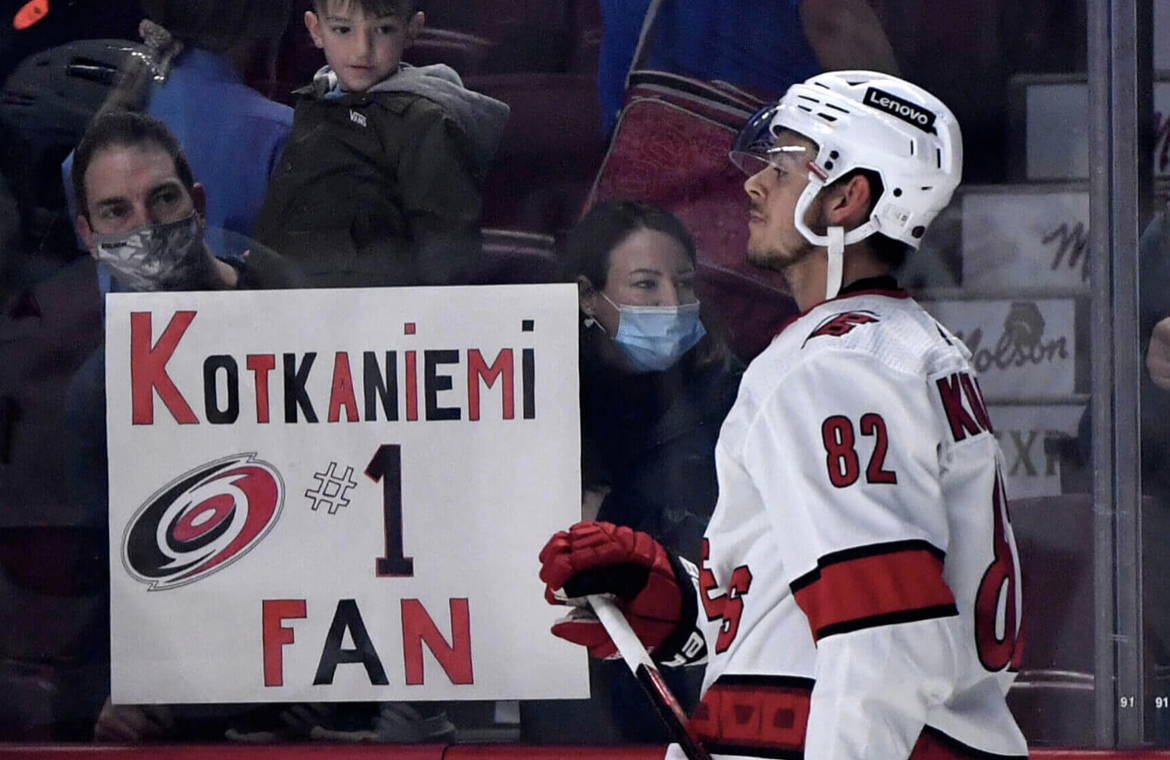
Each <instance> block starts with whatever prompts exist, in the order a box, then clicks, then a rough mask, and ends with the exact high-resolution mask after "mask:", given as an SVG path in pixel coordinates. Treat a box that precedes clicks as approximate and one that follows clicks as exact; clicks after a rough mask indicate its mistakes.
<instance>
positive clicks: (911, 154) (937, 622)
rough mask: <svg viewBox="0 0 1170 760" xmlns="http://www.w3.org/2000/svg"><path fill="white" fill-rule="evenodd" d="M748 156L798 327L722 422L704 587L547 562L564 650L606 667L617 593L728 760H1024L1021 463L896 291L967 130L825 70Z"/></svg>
mask: <svg viewBox="0 0 1170 760" xmlns="http://www.w3.org/2000/svg"><path fill="white" fill-rule="evenodd" d="M732 159H733V161H735V163H736V164H737V165H739V166H740V167H741V168H745V169H746V170H747V172H748V174H749V179H748V180H747V182H746V183H745V189H746V190H747V193H748V195H749V197H750V199H751V208H752V210H751V216H750V221H749V225H750V235H749V243H748V258H749V260H751V261H752V262H753V263H755V264H756V265H758V266H762V267H768V268H774V269H778V270H780V271H782V272H784V274H785V275H786V276H787V279H788V281H789V282H790V283H791V285H792V289H793V293H794V295H795V297H796V300H797V302H798V303H799V305H800V307H801V310H802V313H801V315H800V316H799V317H797V318H796V319H795V320H794V321H792V322H791V323H790V324H789V325H788V326H787V327H786V328H785V329H784V330H783V331H782V332H781V333H780V334H779V335H778V336H777V337H776V339H775V340H773V342H772V344H771V346H769V348H768V349H767V350H765V351H764V353H762V354H761V355H760V356H759V357H757V358H756V359H755V360H754V361H753V362H752V364H751V366H750V367H749V368H748V370H747V373H746V374H745V375H744V378H743V382H742V385H741V387H740V391H739V396H738V399H737V400H736V403H735V406H734V407H733V408H732V410H731V412H730V414H729V415H728V417H727V419H726V421H725V423H724V424H723V428H722V431H721V433H720V438H719V443H718V445H717V447H716V466H717V470H718V476H719V499H718V503H717V506H716V508H715V512H714V515H713V516H712V519H711V521H710V524H709V525H708V527H707V531H706V534H705V538H704V543H703V550H702V555H701V562H700V564H699V566H698V567H695V566H693V565H691V564H690V563H688V562H687V561H686V560H683V559H681V558H678V557H674V556H671V555H670V554H668V553H667V552H666V551H665V550H664V549H663V548H662V547H661V546H659V545H658V544H657V542H655V541H654V540H653V539H652V538H651V537H650V536H647V535H646V534H643V533H636V532H633V531H631V530H629V529H627V528H617V527H614V526H612V525H608V524H605V523H580V524H578V525H575V526H573V527H572V528H571V529H570V530H568V531H566V532H561V533H558V534H557V535H555V536H554V537H553V538H552V539H551V540H550V541H549V543H548V544H547V545H546V546H545V548H544V550H543V551H542V552H541V555H540V559H541V563H542V568H541V578H542V580H544V581H545V583H546V584H547V591H546V596H547V597H548V598H549V600H550V601H552V602H554V603H562V604H563V603H569V604H575V605H577V606H575V607H574V608H573V609H572V610H571V611H570V614H569V616H568V617H567V618H565V619H563V620H562V621H558V623H557V624H556V625H555V626H554V627H553V632H554V633H556V634H557V635H559V636H562V637H563V638H566V639H569V640H571V641H575V642H577V643H580V644H584V645H586V646H588V647H589V649H590V652H591V653H592V654H594V655H597V656H612V655H613V653H614V647H613V644H612V642H611V641H610V640H609V638H608V636H607V635H606V634H605V632H604V630H603V629H601V627H600V626H599V625H598V624H596V622H595V618H593V617H592V616H591V615H590V614H589V613H588V610H587V609H585V608H584V607H582V606H581V605H580V602H581V597H583V596H584V595H585V594H591V593H609V594H612V595H614V596H615V597H616V598H617V599H618V601H619V603H620V605H621V606H622V608H623V610H624V611H625V613H626V616H627V618H628V619H629V620H630V622H631V624H632V626H633V627H634V630H635V631H636V632H637V633H638V634H639V638H641V639H642V641H643V643H644V644H645V645H646V646H647V648H648V649H649V650H650V651H651V652H652V653H653V655H654V657H655V659H657V660H658V661H660V662H665V663H666V664H686V663H689V662H695V661H699V660H703V659H705V660H706V661H707V672H706V678H705V681H704V695H703V700H702V703H701V705H700V707H699V709H698V710H697V711H696V713H695V714H694V716H692V718H691V721H690V724H689V726H688V730H689V731H690V733H691V734H692V735H693V736H695V737H696V738H698V739H699V740H700V741H701V742H702V743H703V744H704V745H705V746H706V748H707V750H708V751H710V752H712V753H713V754H716V755H717V756H722V757H736V758H749V757H750V758H755V757H768V758H775V757H800V756H802V755H803V757H804V758H805V759H806V760H853V759H856V760H861V759H862V758H866V759H867V760H873V759H874V758H878V759H880V760H897V759H898V758H908V757H910V758H931V759H932V760H936V759H939V758H962V757H979V758H995V757H1022V756H1026V755H1027V747H1026V745H1025V741H1024V737H1023V735H1022V734H1021V733H1020V730H1019V728H1018V727H1017V726H1016V724H1015V721H1014V720H1013V718H1012V716H1011V714H1010V712H1009V711H1008V708H1007V705H1006V703H1005V701H1004V694H1005V693H1006V691H1007V689H1008V686H1009V685H1010V683H1011V681H1012V679H1013V677H1014V673H1015V671H1016V669H1017V668H1018V665H1019V660H1020V656H1021V653H1022V651H1023V647H1022V644H1023V642H1022V629H1021V626H1020V624H1021V615H1022V607H1021V596H1020V578H1019V573H1018V562H1017V559H1016V549H1015V541H1014V539H1013V536H1012V531H1011V526H1010V524H1009V521H1008V505H1007V500H1006V499H1005V496H1004V486H1003V473H1002V469H1003V457H1002V454H1001V452H1000V450H999V447H998V445H997V444H996V441H995V438H994V436H993V434H992V429H991V423H990V421H989V420H988V416H987V409H986V406H985V405H984V402H983V399H982V396H981V394H980V391H979V384H978V382H977V380H976V378H975V372H974V370H973V368H972V366H971V362H970V353H969V352H968V351H967V349H966V347H964V346H963V344H962V343H961V342H960V341H959V340H957V339H956V338H955V337H954V336H953V335H951V334H950V333H949V332H948V331H947V330H946V328H944V327H943V326H942V325H940V324H938V323H937V322H936V321H935V320H934V319H932V318H931V317H930V315H929V314H927V313H926V312H925V311H924V310H923V309H922V308H921V307H920V306H919V305H918V304H917V303H915V302H914V300H912V299H911V298H910V297H909V296H908V295H907V293H906V292H905V291H902V290H900V289H899V288H898V286H897V283H896V281H895V279H894V277H893V276H892V272H894V271H895V270H896V269H897V267H898V265H899V264H900V263H901V262H902V260H903V258H904V256H905V254H906V252H907V249H908V248H916V247H917V246H918V243H919V241H920V240H921V239H922V236H923V234H924V233H925V231H926V228H927V226H928V225H929V224H930V222H931V220H932V219H934V217H935V215H937V214H938V212H939V211H940V210H941V209H942V208H943V207H944V206H945V205H946V204H947V202H948V201H949V200H950V198H951V194H952V193H953V191H954V190H955V188H956V186H957V185H958V184H959V180H960V174H961V167H962V141H961V136H960V132H959V126H958V124H957V123H956V121H955V117H954V115H953V114H952V113H951V112H950V111H949V110H948V109H947V108H946V106H944V105H943V104H942V103H941V102H940V101H939V100H938V99H937V98H935V97H934V96H932V95H931V94H929V93H927V92H926V91H924V90H922V89H921V88H919V87H917V86H915V85H912V84H910V83H908V82H905V81H902V80H900V79H896V78H893V77H890V76H887V75H883V74H877V73H873V72H830V73H825V74H821V75H818V76H815V77H813V78H811V79H809V80H808V81H806V82H805V83H803V84H798V85H794V86H793V87H792V88H791V89H789V90H788V92H787V93H786V94H785V96H784V97H783V98H782V99H781V100H780V101H779V102H778V103H777V104H776V105H775V106H773V107H772V108H770V109H768V110H766V111H763V112H761V113H760V114H758V115H757V116H756V117H754V118H753V119H752V120H751V122H749V123H748V125H747V126H746V127H745V128H744V130H743V132H741V134H740V136H739V137H738V138H737V141H736V145H735V149H734V150H733V151H732ZM668 757H669V758H679V757H681V753H680V752H679V750H678V748H677V747H672V748H671V750H670V752H669V753H668Z"/></svg>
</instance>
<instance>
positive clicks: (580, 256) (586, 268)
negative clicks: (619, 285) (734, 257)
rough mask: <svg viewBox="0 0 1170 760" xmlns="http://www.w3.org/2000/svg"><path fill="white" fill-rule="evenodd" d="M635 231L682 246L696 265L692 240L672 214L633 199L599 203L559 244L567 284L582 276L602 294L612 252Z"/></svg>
mask: <svg viewBox="0 0 1170 760" xmlns="http://www.w3.org/2000/svg"><path fill="white" fill-rule="evenodd" d="M638 230H656V231H658V232H661V233H663V234H666V235H669V236H670V237H672V238H674V239H675V240H677V241H678V242H679V244H680V245H682V247H683V250H685V251H686V254H687V258H689V259H690V260H691V263H692V264H694V263H696V259H697V254H696V252H695V240H694V238H692V237H691V233H690V231H689V230H687V228H686V226H685V225H684V224H683V223H682V222H680V221H679V220H678V217H676V216H675V215H674V214H672V213H670V212H669V211H667V210H666V209H664V208H662V207H661V206H656V205H655V204H653V203H647V202H645V201H639V200H634V199H632V198H608V199H606V200H603V201H599V202H598V203H596V204H594V206H593V207H592V208H591V209H589V212H588V213H587V214H585V216H584V217H583V218H582V219H581V221H580V222H578V223H577V225H576V226H575V227H573V229H571V230H569V231H568V233H566V234H565V237H564V238H563V239H562V241H561V244H560V259H561V267H562V268H561V271H562V273H563V277H564V279H565V281H567V282H575V281H576V280H577V277H578V276H580V275H584V276H585V277H587V278H589V282H591V283H593V287H595V288H597V289H598V290H601V289H602V288H604V287H605V283H606V281H607V280H608V278H609V256H610V253H612V252H613V249H615V248H617V247H618V246H619V245H621V244H622V242H623V241H625V239H626V238H628V237H629V236H630V235H633V234H634V233H635V232H637V231H638Z"/></svg>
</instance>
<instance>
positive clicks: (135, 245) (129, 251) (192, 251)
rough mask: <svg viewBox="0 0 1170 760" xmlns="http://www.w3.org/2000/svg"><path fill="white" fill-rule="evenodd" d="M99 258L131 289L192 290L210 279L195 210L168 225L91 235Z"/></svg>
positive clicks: (146, 226)
mask: <svg viewBox="0 0 1170 760" xmlns="http://www.w3.org/2000/svg"><path fill="white" fill-rule="evenodd" d="M93 244H94V249H95V250H96V252H97V259H98V261H100V262H102V263H104V264H106V265H107V266H109V267H110V269H112V270H114V276H115V277H116V278H117V279H118V281H119V282H120V283H121V284H122V285H123V286H125V287H126V288H127V289H129V290H132V291H156V290H192V289H198V288H201V287H204V286H205V285H206V284H207V283H208V282H209V281H210V279H211V275H212V266H211V257H210V256H208V254H207V251H206V250H205V249H204V246H203V223H202V222H201V221H200V219H199V215H198V214H196V213H195V212H194V211H192V212H191V215H190V216H188V217H187V218H185V219H180V220H179V221H177V222H170V223H167V224H147V225H144V226H142V227H137V228H135V229H133V230H130V231H129V232H123V233H119V234H116V235H100V234H96V233H95V234H94V236H93Z"/></svg>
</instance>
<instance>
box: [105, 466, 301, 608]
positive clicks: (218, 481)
mask: <svg viewBox="0 0 1170 760" xmlns="http://www.w3.org/2000/svg"><path fill="white" fill-rule="evenodd" d="M253 456H254V454H252V453H248V454H236V455H235V456H230V457H226V458H224V459H219V460H216V461H214V462H210V463H208V464H205V465H201V466H200V467H197V468H195V469H194V470H191V471H190V472H188V473H185V474H183V475H180V476H179V477H178V478H176V479H175V480H173V481H171V482H170V483H168V484H167V485H165V486H163V487H162V488H161V489H159V490H158V491H157V492H155V494H154V495H153V496H151V497H150V498H149V499H147V500H146V503H145V504H143V505H142V506H141V507H139V508H138V511H137V512H135V514H134V517H133V518H131V520H130V524H129V525H128V526H127V527H126V533H125V535H124V536H123V538H122V563H123V564H124V565H125V566H126V570H127V571H128V572H129V573H130V575H132V576H133V577H134V578H135V579H136V580H139V581H141V582H142V583H145V584H147V585H148V586H150V590H151V591H161V590H163V589H168V588H176V587H178V586H184V585H186V584H188V583H194V582H195V581H197V580H201V579H203V578H206V577H207V576H209V575H211V574H212V573H214V572H217V571H219V570H222V569H223V568H225V567H227V566H228V565H230V564H231V563H233V562H235V561H236V560H238V559H239V558H240V557H242V556H244V555H245V554H247V553H248V552H249V551H251V549H252V548H253V547H255V546H256V544H258V543H260V541H261V539H263V538H264V536H266V535H268V532H269V531H270V530H272V526H274V525H276V521H277V519H279V517H280V508H281V505H282V504H283V503H284V482H283V481H282V480H281V477H280V473H278V472H277V471H276V469H275V468H274V467H273V466H272V465H270V464H268V463H267V462H261V461H260V460H258V459H253Z"/></svg>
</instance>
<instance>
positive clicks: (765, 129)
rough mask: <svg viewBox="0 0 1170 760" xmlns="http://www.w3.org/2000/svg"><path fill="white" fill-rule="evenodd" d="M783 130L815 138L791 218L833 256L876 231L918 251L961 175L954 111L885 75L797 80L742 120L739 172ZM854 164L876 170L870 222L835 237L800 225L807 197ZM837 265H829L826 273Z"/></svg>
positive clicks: (836, 74) (736, 157)
mask: <svg viewBox="0 0 1170 760" xmlns="http://www.w3.org/2000/svg"><path fill="white" fill-rule="evenodd" d="M786 130H788V131H792V132H795V133H796V134H799V135H801V136H802V137H805V138H807V139H808V140H811V141H812V142H813V143H814V144H815V145H816V151H817V153H816V157H815V158H814V159H813V160H812V161H810V162H809V164H808V169H809V175H808V179H809V184H808V187H806V188H805V191H804V193H803V194H802V195H801V197H800V199H799V200H798V201H797V204H796V209H795V219H794V223H795V226H796V229H797V230H799V231H800V233H801V235H803V236H804V238H805V239H806V240H808V241H809V242H810V243H811V244H813V245H816V246H821V247H828V248H829V249H830V258H831V259H832V258H833V257H834V255H840V253H839V252H838V251H836V250H835V249H836V248H837V247H838V246H842V247H843V246H844V245H851V244H853V243H857V242H859V241H861V240H864V239H865V238H867V237H869V236H870V235H872V234H874V233H875V232H880V233H881V234H883V235H885V236H887V237H889V238H892V239H894V240H898V241H901V242H902V243H905V244H906V245H908V246H910V247H911V248H914V249H917V248H918V246H919V244H920V243H921V240H922V237H923V235H925V233H926V228H927V227H928V226H929V225H930V223H931V222H932V221H933V220H934V218H935V217H936V216H937V215H938V213H939V212H940V211H942V209H943V208H945V207H946V205H947V204H948V203H949V202H950V199H951V196H952V194H953V193H954V191H955V188H956V187H958V185H959V182H960V180H961V178H962V165H963V140H962V134H961V132H960V130H959V124H958V121H957V120H956V119H955V116H954V114H953V113H951V111H950V109H948V108H947V107H946V106H945V105H944V104H943V103H942V101H940V100H939V99H938V98H936V97H934V96H933V95H931V94H930V93H929V92H927V91H926V90H924V89H922V88H921V87H919V86H917V85H914V84H911V83H910V82H906V81H904V80H902V79H899V78H897V77H893V76H890V75H888V74H880V73H877V72H872V71H831V72H826V73H824V74H818V75H817V76H815V77H812V78H811V79H809V80H807V81H805V82H804V83H802V84H796V85H793V86H792V87H790V88H789V89H788V92H787V93H785V95H784V97H783V98H781V99H780V100H779V101H778V102H777V103H776V104H775V105H772V106H770V107H768V108H766V109H764V110H762V111H760V112H759V113H757V114H756V115H755V116H753V117H752V118H751V119H750V120H749V121H748V123H747V124H746V125H745V126H744V128H743V130H741V131H740V133H739V135H738V136H737V138H736V141H735V143H734V145H733V147H732V151H731V160H732V161H733V162H734V163H735V164H736V166H739V167H740V168H741V169H743V170H744V171H749V167H751V166H754V163H752V162H750V161H749V158H754V159H757V160H759V161H765V162H767V161H768V157H769V156H770V154H771V152H772V151H775V150H776V149H777V148H776V144H775V143H776V139H777V137H778V136H779V135H780V134H781V133H782V132H784V131H786ZM856 170H867V171H871V172H874V173H876V174H877V175H878V176H879V177H880V178H881V180H882V185H883V192H882V194H881V196H880V197H878V198H877V200H876V202H875V203H874V207H873V210H872V212H871V213H870V216H869V219H868V220H867V221H866V222H865V223H863V224H862V225H860V226H858V227H856V228H854V229H852V230H850V231H849V232H848V233H846V234H845V235H844V237H843V240H842V241H841V242H837V241H836V240H830V236H829V235H818V234H816V233H814V232H813V231H812V230H811V229H809V228H808V225H806V224H805V223H804V217H805V214H806V212H807V211H808V208H809V206H810V205H811V204H812V202H813V199H814V198H816V196H817V195H818V194H819V193H820V191H821V190H822V189H823V188H824V187H826V186H828V185H831V184H832V183H833V182H836V181H837V180H839V179H841V178H842V177H844V176H846V175H847V174H849V173H850V172H853V171H856ZM757 171H758V168H757ZM749 173H753V174H754V173H755V172H749ZM834 268H835V267H834V266H833V265H832V262H830V273H831V272H832V271H833V270H834ZM828 286H829V287H828V290H829V291H831V292H830V293H829V294H828V297H830V298H831V297H833V296H834V295H836V291H837V289H838V286H836V285H833V283H832V282H831V281H830V282H829V283H828Z"/></svg>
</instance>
